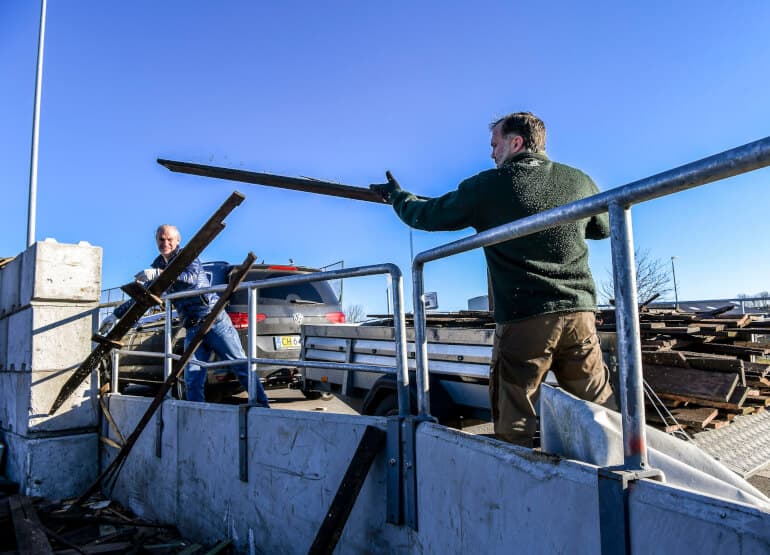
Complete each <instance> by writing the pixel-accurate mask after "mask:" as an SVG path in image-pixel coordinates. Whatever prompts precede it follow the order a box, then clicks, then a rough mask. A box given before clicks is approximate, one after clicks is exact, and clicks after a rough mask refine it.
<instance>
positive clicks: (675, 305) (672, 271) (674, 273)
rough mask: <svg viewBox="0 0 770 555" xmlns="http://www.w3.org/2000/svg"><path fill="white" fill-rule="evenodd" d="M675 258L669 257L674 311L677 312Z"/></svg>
mask: <svg viewBox="0 0 770 555" xmlns="http://www.w3.org/2000/svg"><path fill="white" fill-rule="evenodd" d="M675 259H676V256H672V257H671V275H672V276H673V278H674V310H679V292H678V291H677V289H676V269H675V268H674V260H675Z"/></svg>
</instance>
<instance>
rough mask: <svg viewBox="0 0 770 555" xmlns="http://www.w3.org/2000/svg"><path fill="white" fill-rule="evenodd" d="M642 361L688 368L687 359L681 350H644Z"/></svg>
mask: <svg viewBox="0 0 770 555" xmlns="http://www.w3.org/2000/svg"><path fill="white" fill-rule="evenodd" d="M642 362H643V363H645V364H655V365H658V366H675V367H677V368H687V360H686V358H685V356H684V355H683V354H682V353H680V352H679V351H642Z"/></svg>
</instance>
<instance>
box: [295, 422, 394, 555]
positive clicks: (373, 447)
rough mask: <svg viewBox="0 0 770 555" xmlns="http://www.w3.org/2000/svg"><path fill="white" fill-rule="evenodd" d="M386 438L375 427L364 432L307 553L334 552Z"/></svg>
mask: <svg viewBox="0 0 770 555" xmlns="http://www.w3.org/2000/svg"><path fill="white" fill-rule="evenodd" d="M385 437H386V433H385V432H384V431H383V430H380V429H379V428H375V427H374V426H367V427H366V429H365V430H364V435H363V436H362V437H361V441H360V442H359V444H358V447H357V448H356V451H355V453H354V454H353V458H352V460H351V461H350V465H349V466H348V469H347V470H346V471H345V475H344V476H343V477H342V481H341V482H340V486H339V488H338V489H337V494H336V495H335V496H334V500H333V501H332V504H331V506H330V507H329V510H328V511H327V512H326V518H325V519H324V521H323V522H322V523H321V528H319V530H318V533H317V534H316V537H315V540H314V541H313V545H311V546H310V549H309V550H308V553H309V554H313V555H318V554H328V555H331V554H332V553H333V552H334V548H335V547H336V546H337V542H338V541H339V539H340V536H342V531H343V530H344V528H345V523H346V522H347V520H348V517H349V516H350V512H351V511H352V510H353V505H354V504H355V502H356V499H357V498H358V494H359V492H360V491H361V488H362V487H363V485H364V481H365V480H366V476H367V474H368V473H369V469H370V468H371V466H372V464H373V463H374V459H375V458H376V457H377V455H378V454H379V453H380V452H381V451H382V449H383V447H384V446H385Z"/></svg>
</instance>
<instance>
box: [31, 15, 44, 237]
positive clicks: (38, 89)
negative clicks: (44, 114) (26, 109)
mask: <svg viewBox="0 0 770 555" xmlns="http://www.w3.org/2000/svg"><path fill="white" fill-rule="evenodd" d="M40 4H41V6H40V35H39V38H38V42H37V73H36V75H35V109H34V112H33V114H32V153H31V156H30V161H29V205H28V209H27V246H28V247H29V246H31V245H32V244H33V243H34V242H35V225H36V220H37V150H38V148H37V146H38V137H39V135H40V97H41V95H42V89H43V51H44V49H45V15H46V6H47V0H42V2H41V3H40Z"/></svg>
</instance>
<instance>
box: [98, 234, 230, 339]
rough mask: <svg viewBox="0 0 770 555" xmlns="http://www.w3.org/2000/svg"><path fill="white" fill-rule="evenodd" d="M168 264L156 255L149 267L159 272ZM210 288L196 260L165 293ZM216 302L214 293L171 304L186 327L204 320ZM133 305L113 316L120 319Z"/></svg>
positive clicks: (123, 305)
mask: <svg viewBox="0 0 770 555" xmlns="http://www.w3.org/2000/svg"><path fill="white" fill-rule="evenodd" d="M178 253H179V248H177V249H176V250H175V251H174V252H173V253H171V256H170V257H169V258H170V260H173V259H174V258H175V257H176V255H177V254H178ZM169 263H170V262H166V259H165V258H163V256H162V255H158V257H157V258H156V259H155V260H153V261H152V264H150V266H151V267H152V268H157V269H159V270H165V269H166V268H167V267H168V265H169ZM210 286H211V282H210V281H209V278H208V276H207V275H206V272H204V271H203V266H202V265H201V261H200V259H198V258H196V259H195V260H193V261H192V263H190V265H189V266H187V268H185V269H184V270H183V271H182V273H181V274H179V277H177V278H176V281H174V283H173V284H171V287H169V288H168V289H167V290H166V292H168V293H179V292H181V291H190V290H191V289H205V288H206V287H210ZM217 300H219V296H218V295H217V294H216V293H205V294H202V295H196V296H195V297H185V298H182V299H177V300H175V301H174V303H173V304H174V308H175V309H176V312H177V314H178V315H179V317H180V318H182V319H183V325H184V326H185V327H187V326H189V325H192V323H195V322H197V321H198V320H201V319H203V318H205V317H206V316H207V315H208V313H209V312H211V309H212V307H213V306H214V305H215V304H216V302H217ZM133 304H134V301H133V300H130V301H127V302H125V303H123V304H122V305H120V306H119V307H118V308H116V309H115V312H114V313H113V314H114V315H115V317H116V318H121V317H122V316H123V315H124V314H125V313H126V312H127V311H128V309H129V308H130V307H131V306H132V305H133Z"/></svg>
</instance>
